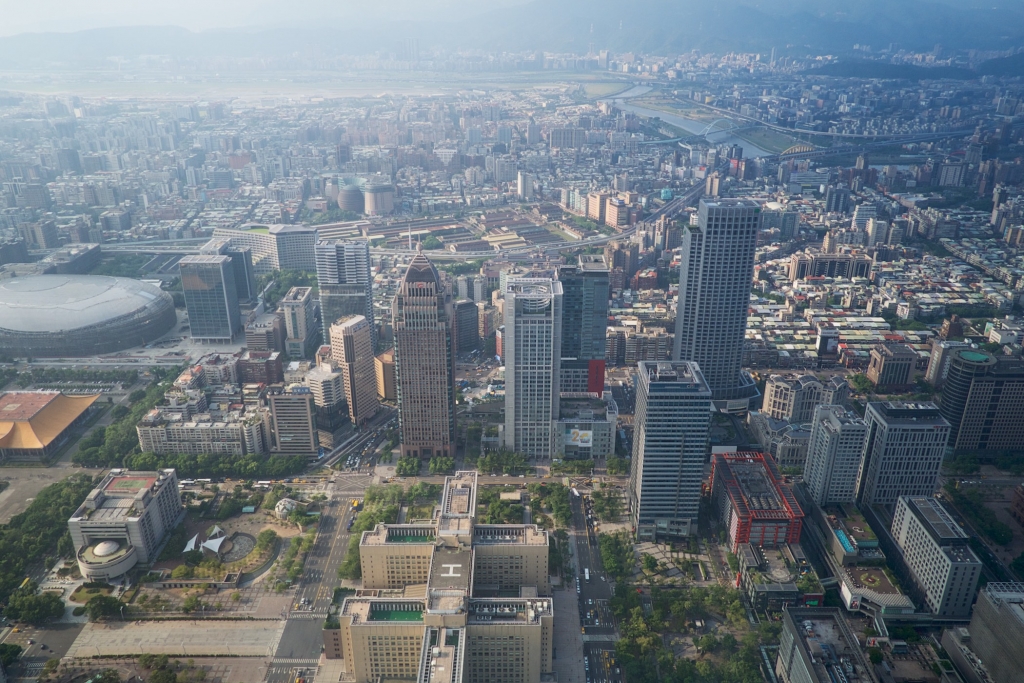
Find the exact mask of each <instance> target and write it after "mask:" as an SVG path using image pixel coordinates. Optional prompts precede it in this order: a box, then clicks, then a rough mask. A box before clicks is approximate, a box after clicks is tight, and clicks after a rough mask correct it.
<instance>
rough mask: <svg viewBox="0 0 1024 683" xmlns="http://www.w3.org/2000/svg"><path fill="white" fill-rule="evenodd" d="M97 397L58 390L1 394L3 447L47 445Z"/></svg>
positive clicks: (0, 433) (0, 416)
mask: <svg viewBox="0 0 1024 683" xmlns="http://www.w3.org/2000/svg"><path fill="white" fill-rule="evenodd" d="M98 398H99V395H98V394H97V395H93V396H65V395H64V394H62V393H60V392H58V391H8V392H4V393H2V394H0V449H41V448H46V447H47V446H49V445H50V444H51V443H52V442H53V440H54V439H56V438H57V437H58V436H60V435H61V434H62V433H63V432H64V430H66V429H67V428H68V427H69V426H71V424H72V423H73V422H74V421H75V420H77V419H78V418H79V417H80V416H81V415H82V413H84V412H85V411H86V410H88V409H89V407H90V406H91V405H92V404H93V403H95V402H96V399H98Z"/></svg>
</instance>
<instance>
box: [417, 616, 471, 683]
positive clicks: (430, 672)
mask: <svg viewBox="0 0 1024 683" xmlns="http://www.w3.org/2000/svg"><path fill="white" fill-rule="evenodd" d="M465 650H466V632H465V629H461V628H428V629H427V632H426V636H425V638H424V643H423V653H422V655H421V658H420V669H419V677H418V678H419V680H421V681H422V680H426V681H429V683H445V681H447V682H448V683H461V682H462V676H463V673H462V671H463V664H464V659H465V658H464V654H465Z"/></svg>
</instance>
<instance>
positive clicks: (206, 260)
mask: <svg viewBox="0 0 1024 683" xmlns="http://www.w3.org/2000/svg"><path fill="white" fill-rule="evenodd" d="M230 262H231V257H230V256H224V255H221V254H188V255H187V256H182V257H181V260H179V261H178V263H179V264H182V263H184V264H185V265H189V264H193V263H194V264H217V265H219V264H222V263H230Z"/></svg>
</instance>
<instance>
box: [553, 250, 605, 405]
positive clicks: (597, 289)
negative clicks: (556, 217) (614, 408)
mask: <svg viewBox="0 0 1024 683" xmlns="http://www.w3.org/2000/svg"><path fill="white" fill-rule="evenodd" d="M558 280H559V282H561V283H562V302H563V305H562V331H561V336H562V345H561V354H562V359H561V372H560V374H561V377H560V387H561V391H563V392H584V391H592V392H595V393H600V392H601V391H603V390H604V356H605V330H606V329H607V327H608V263H607V261H606V260H605V257H604V256H602V255H601V254H583V255H581V256H580V257H579V261H578V262H577V264H576V265H566V266H562V267H561V268H559V269H558Z"/></svg>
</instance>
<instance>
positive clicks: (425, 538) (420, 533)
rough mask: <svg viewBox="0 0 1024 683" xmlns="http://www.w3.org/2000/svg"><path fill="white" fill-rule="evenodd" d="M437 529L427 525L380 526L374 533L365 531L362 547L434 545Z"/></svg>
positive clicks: (375, 528) (361, 542)
mask: <svg viewBox="0 0 1024 683" xmlns="http://www.w3.org/2000/svg"><path fill="white" fill-rule="evenodd" d="M435 537H436V529H435V528H434V526H433V525H426V524H393V525H392V524H378V525H377V526H376V527H374V528H373V530H372V531H364V532H363V537H362V539H361V540H360V544H361V545H385V544H388V543H421V544H431V545H432V544H433V543H434V539H435Z"/></svg>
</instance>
